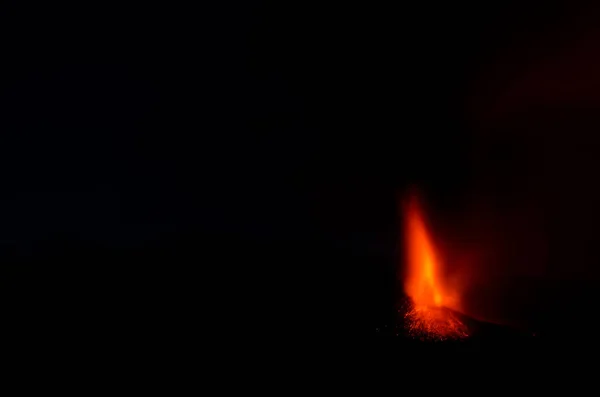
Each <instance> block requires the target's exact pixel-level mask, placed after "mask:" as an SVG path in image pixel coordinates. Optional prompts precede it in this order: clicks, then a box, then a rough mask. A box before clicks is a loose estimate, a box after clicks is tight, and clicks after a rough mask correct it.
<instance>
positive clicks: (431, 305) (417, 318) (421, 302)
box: [404, 196, 468, 340]
mask: <svg viewBox="0 0 600 397" xmlns="http://www.w3.org/2000/svg"><path fill="white" fill-rule="evenodd" d="M405 219H406V230H405V233H406V252H407V265H408V268H407V272H406V278H405V283H404V288H405V292H406V294H407V295H408V296H409V297H410V298H411V300H412V302H410V303H408V304H406V305H405V306H404V311H405V315H404V317H405V319H406V328H407V330H408V332H409V334H410V335H411V336H413V337H418V338H420V339H440V340H444V339H458V338H464V337H466V336H468V332H467V327H466V326H465V325H464V324H463V323H462V322H461V321H460V319H459V318H458V316H457V315H455V314H454V312H452V310H450V309H449V308H455V307H456V306H457V304H458V301H457V294H456V293H455V292H454V291H452V290H451V289H450V288H449V286H448V285H447V283H446V282H445V280H444V278H445V274H444V271H443V267H442V263H441V261H440V258H439V255H438V253H437V252H436V250H435V247H434V244H433V241H432V239H431V237H430V235H429V233H428V232H427V228H426V225H425V222H424V220H423V216H422V213H421V210H420V208H419V205H418V202H417V200H416V198H415V197H414V196H413V197H412V198H411V200H410V202H409V203H408V205H407V206H406V213H405Z"/></svg>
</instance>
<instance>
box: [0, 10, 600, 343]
mask: <svg viewBox="0 0 600 397" xmlns="http://www.w3.org/2000/svg"><path fill="white" fill-rule="evenodd" d="M280 3H281V2H250V1H246V2H230V3H227V4H223V5H213V6H199V7H197V8H188V9H174V8H170V9H163V8H152V7H150V6H145V7H141V8H110V9H109V8H102V7H98V8H96V7H91V6H90V7H88V6H85V7H84V6H80V7H79V8H71V7H69V8H57V7H56V6H45V7H43V8H35V7H31V8H22V7H16V6H11V5H6V6H5V5H3V6H2V9H1V10H0V15H1V23H0V26H2V28H1V29H2V74H1V82H0V101H1V109H2V111H1V118H0V120H1V125H0V139H1V141H0V150H1V155H0V161H1V162H2V170H3V172H2V179H1V181H2V182H1V185H0V186H1V190H0V200H1V201H0V203H1V204H2V206H1V209H0V239H1V240H0V257H1V260H2V263H1V264H0V265H1V269H2V273H1V275H0V284H1V287H0V288H1V293H2V294H3V298H2V307H3V311H4V312H5V313H7V315H10V316H11V317H7V318H10V319H11V320H10V321H8V320H7V323H9V324H12V325H11V326H14V327H19V326H21V325H22V326H23V327H26V328H28V329H55V328H61V327H63V326H64V325H65V324H67V323H68V324H71V323H73V324H77V326H78V328H77V329H81V330H83V331H89V330H96V329H98V328H102V329H104V328H107V329H108V330H110V332H116V333H119V332H122V330H125V329H128V327H130V326H136V327H134V328H136V329H137V328H139V327H137V325H139V324H143V326H142V327H141V328H142V329H145V330H152V329H158V328H161V329H162V328H168V329H171V330H183V329H185V330H190V329H201V330H210V331H216V332H217V333H220V332H226V331H227V332H230V331H233V332H234V333H249V332H252V333H254V332H257V333H258V334H264V333H266V334H269V335H270V334H278V335H281V334H283V335H286V334H292V333H296V332H302V333H305V332H313V333H317V334H331V335H336V336H337V335H347V334H355V333H364V334H367V335H368V334H375V330H376V329H381V328H383V327H392V326H393V324H394V322H395V319H394V316H395V309H394V305H395V303H396V301H397V299H398V294H399V293H400V292H399V288H398V285H397V284H398V283H397V277H396V272H397V270H398V268H399V266H400V265H401V258H402V249H401V245H399V241H400V239H401V231H400V228H399V225H400V221H401V218H400V216H399V213H398V205H399V201H400V199H401V198H402V196H403V194H404V193H405V192H406V191H407V189H408V188H409V187H410V186H416V187H417V188H418V189H420V191H421V192H422V195H423V197H424V201H425V203H426V208H427V209H428V213H429V214H430V215H431V218H432V219H431V220H432V222H433V223H434V224H436V222H437V227H436V231H439V232H440V234H445V236H446V239H445V241H446V242H447V243H448V244H449V245H451V246H452V247H453V249H454V250H457V251H461V252H469V253H471V252H476V254H474V255H475V256H476V257H477V258H479V259H478V260H476V261H473V262H469V265H468V267H469V270H468V271H466V273H469V274H472V275H473V277H472V279H473V280H474V281H472V283H471V284H470V288H469V294H470V295H469V302H470V303H469V304H470V307H469V314H472V315H473V316H476V317H478V318H480V319H484V320H488V321H496V322H502V323H510V324H513V325H516V326H519V327H523V328H526V329H536V330H539V329H543V330H544V333H545V334H549V335H552V336H556V335H558V336H557V337H560V336H561V335H564V334H565V333H569V332H573V333H574V334H577V333H578V331H576V330H573V329H572V327H571V326H567V325H565V324H566V323H568V322H569V321H575V320H576V321H582V322H583V323H585V322H587V321H590V320H588V319H589V314H588V315H587V317H586V315H581V313H589V312H590V310H591V311H592V312H593V310H594V308H595V302H596V301H597V297H594V295H595V289H596V288H597V283H596V281H595V280H596V279H598V275H599V272H598V270H597V268H596V266H597V261H598V254H597V252H596V249H595V247H596V246H597V244H596V243H597V242H598V239H597V237H596V228H597V226H596V225H597V220H598V215H599V214H598V212H597V210H596V203H597V200H596V198H597V197H598V195H597V188H596V169H597V165H598V161H597V160H596V158H597V154H598V151H597V150H596V145H597V139H596V138H595V136H596V135H597V133H596V131H597V130H596V126H597V123H598V121H597V117H596V116H597V114H596V109H597V107H596V103H598V102H597V101H596V97H595V96H594V95H595V93H596V92H597V90H595V89H594V87H595V84H597V83H596V81H598V79H597V78H596V80H594V76H595V68H594V66H593V65H598V63H596V64H594V59H595V56H594V55H593V54H595V50H596V47H595V40H594V38H595V37H597V36H596V35H595V33H594V32H593V27H594V26H593V25H594V23H593V21H594V15H597V14H594V11H593V10H591V9H589V8H586V7H582V6H579V5H577V3H576V2H569V4H568V5H567V4H566V2H565V3H561V2H557V3H548V2H546V3H544V5H543V6H542V5H539V4H533V3H531V4H523V2H516V1H515V2H511V1H502V2H499V1H488V2H485V4H484V5H481V4H480V5H476V6H474V5H466V4H465V5H456V4H452V5H429V4H402V5H395V6H391V5H383V4H382V5H377V4H369V5H365V4H356V5H354V4H345V5H340V6H334V5H327V4H321V5H318V6H313V5H308V4H306V3H295V2H284V3H285V4H280ZM590 32H591V33H590ZM571 48H579V50H578V52H577V51H575V53H573V54H572V53H571V52H569V51H570V49H571ZM590 57H591V58H590ZM573 65H575V66H573ZM582 70H583V71H582ZM585 73H587V74H585ZM482 252H483V253H482ZM481 258H484V260H482V259H481ZM573 307H577V308H578V309H577V311H575V310H573ZM576 313H578V314H576ZM569 316H570V317H569ZM556 318H560V319H561V320H556V321H555V319H556ZM567 318H568V319H569V320H568V321H563V320H562V319H567ZM196 327H197V328H196ZM175 332H177V331H175Z"/></svg>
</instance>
